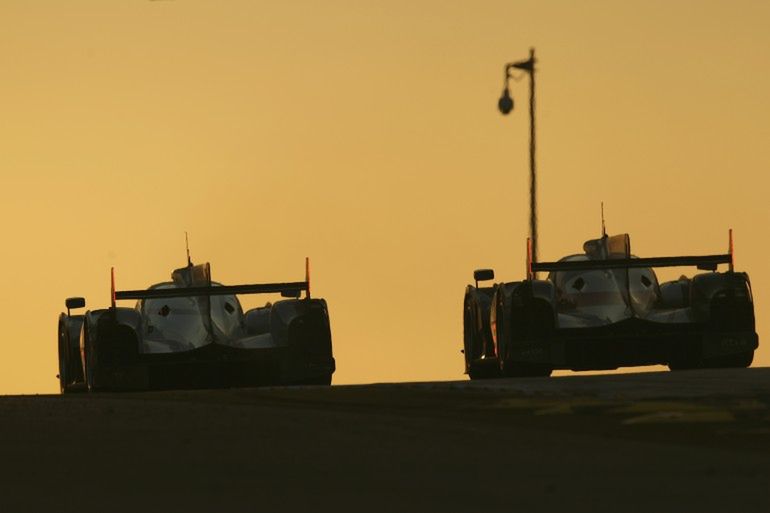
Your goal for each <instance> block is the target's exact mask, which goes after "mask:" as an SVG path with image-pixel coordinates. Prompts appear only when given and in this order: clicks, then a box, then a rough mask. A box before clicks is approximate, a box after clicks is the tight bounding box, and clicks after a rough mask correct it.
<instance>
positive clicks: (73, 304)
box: [64, 297, 86, 310]
mask: <svg viewBox="0 0 770 513" xmlns="http://www.w3.org/2000/svg"><path fill="white" fill-rule="evenodd" d="M64 305H65V306H66V307H67V310H70V309H73V308H83V307H84V306H86V300H85V298H82V297H68V298H67V300H66V301H64Z"/></svg>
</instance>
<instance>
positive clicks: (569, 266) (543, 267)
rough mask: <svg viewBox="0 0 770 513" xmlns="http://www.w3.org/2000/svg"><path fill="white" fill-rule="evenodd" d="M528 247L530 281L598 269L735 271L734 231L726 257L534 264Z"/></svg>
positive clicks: (627, 259)
mask: <svg viewBox="0 0 770 513" xmlns="http://www.w3.org/2000/svg"><path fill="white" fill-rule="evenodd" d="M527 245H528V254H527V263H528V268H529V269H528V272H529V276H528V277H529V279H532V276H533V275H534V273H536V272H538V271H544V272H554V271H591V270H597V269H632V268H639V267H684V266H696V267H697V268H698V269H701V270H704V271H716V269H717V266H718V265H719V264H729V266H730V271H731V272H732V271H733V269H734V262H735V255H734V251H733V231H732V230H730V234H729V246H728V252H727V253H726V254H724V255H703V256H674V257H652V258H610V259H602V260H583V261H569V262H533V261H532V257H531V249H529V248H530V243H529V242H528V243H527Z"/></svg>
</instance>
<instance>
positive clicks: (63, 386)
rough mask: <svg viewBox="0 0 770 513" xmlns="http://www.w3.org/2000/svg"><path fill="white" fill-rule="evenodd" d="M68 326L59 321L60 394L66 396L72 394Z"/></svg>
mask: <svg viewBox="0 0 770 513" xmlns="http://www.w3.org/2000/svg"><path fill="white" fill-rule="evenodd" d="M66 329H67V327H66V325H65V324H64V323H63V322H62V321H59V333H58V339H59V376H58V377H59V392H61V393H62V394H66V393H69V392H72V387H71V386H70V381H71V380H70V372H69V367H70V361H69V338H68V337H67V336H66V335H67V334H66V331H65V330H66Z"/></svg>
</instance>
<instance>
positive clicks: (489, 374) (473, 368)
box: [468, 358, 500, 379]
mask: <svg viewBox="0 0 770 513" xmlns="http://www.w3.org/2000/svg"><path fill="white" fill-rule="evenodd" d="M468 377H470V378H471V379H493V378H499V377H500V369H499V367H498V363H497V359H496V358H495V359H488V360H479V361H475V362H471V363H470V364H469V365H468Z"/></svg>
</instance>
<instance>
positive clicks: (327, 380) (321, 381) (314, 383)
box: [294, 374, 332, 386]
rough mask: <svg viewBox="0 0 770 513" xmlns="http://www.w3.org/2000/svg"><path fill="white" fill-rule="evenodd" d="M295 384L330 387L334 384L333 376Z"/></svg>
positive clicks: (310, 379) (327, 375)
mask: <svg viewBox="0 0 770 513" xmlns="http://www.w3.org/2000/svg"><path fill="white" fill-rule="evenodd" d="M294 384H295V385H300V386H330V385H331V384H332V375H331V374H326V375H324V376H318V377H316V378H308V379H303V380H301V381H298V382H296V383H294Z"/></svg>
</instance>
